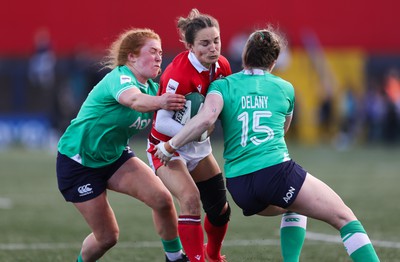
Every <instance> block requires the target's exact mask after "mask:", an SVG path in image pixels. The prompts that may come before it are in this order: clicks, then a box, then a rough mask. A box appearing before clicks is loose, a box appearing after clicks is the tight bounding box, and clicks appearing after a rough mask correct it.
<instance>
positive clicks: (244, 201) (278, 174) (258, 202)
mask: <svg viewBox="0 0 400 262" xmlns="http://www.w3.org/2000/svg"><path fill="white" fill-rule="evenodd" d="M306 175H307V171H305V170H304V169H303V168H302V167H301V166H300V165H298V164H296V162H294V161H293V160H289V161H286V162H283V163H280V164H277V165H274V166H270V167H267V168H263V169H260V170H258V171H255V172H253V173H250V174H246V175H242V176H238V177H234V178H227V179H226V187H227V189H228V190H229V192H230V194H231V195H232V198H233V200H234V201H235V203H236V204H237V205H238V206H239V207H240V208H241V209H242V211H243V214H244V215H245V216H251V215H255V214H257V213H259V212H261V211H263V210H264V209H265V208H267V207H268V206H269V205H275V206H279V207H282V208H287V207H288V206H290V205H291V204H292V203H293V201H294V200H295V199H296V197H297V195H298V193H299V191H300V188H301V186H302V185H303V183H304V180H305V178H306Z"/></svg>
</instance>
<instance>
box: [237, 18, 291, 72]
mask: <svg viewBox="0 0 400 262" xmlns="http://www.w3.org/2000/svg"><path fill="white" fill-rule="evenodd" d="M286 45H287V40H286V38H285V37H284V36H283V35H282V34H281V33H280V32H279V31H278V30H276V29H275V28H273V26H271V25H269V26H268V27H267V28H266V29H260V30H256V31H254V32H253V33H252V34H251V35H250V36H249V38H248V39H247V42H246V45H245V47H244V49H243V53H242V63H243V67H244V68H262V69H268V68H270V66H271V65H272V64H273V63H274V62H275V61H276V60H277V59H278V56H279V54H280V52H281V50H282V49H283V48H285V47H286Z"/></svg>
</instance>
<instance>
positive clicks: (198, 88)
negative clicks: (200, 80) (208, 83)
mask: <svg viewBox="0 0 400 262" xmlns="http://www.w3.org/2000/svg"><path fill="white" fill-rule="evenodd" d="M197 90H198V91H199V93H200V94H201V85H198V86H197Z"/></svg>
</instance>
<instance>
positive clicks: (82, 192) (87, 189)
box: [78, 184, 93, 197]
mask: <svg viewBox="0 0 400 262" xmlns="http://www.w3.org/2000/svg"><path fill="white" fill-rule="evenodd" d="M91 186H92V185H91V184H86V185H83V186H80V187H78V192H79V196H80V197H81V196H86V195H89V194H92V193H93V189H92V188H91Z"/></svg>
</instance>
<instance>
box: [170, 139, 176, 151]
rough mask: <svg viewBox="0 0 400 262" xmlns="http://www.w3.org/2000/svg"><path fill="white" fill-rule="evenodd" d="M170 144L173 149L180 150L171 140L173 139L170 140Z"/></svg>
mask: <svg viewBox="0 0 400 262" xmlns="http://www.w3.org/2000/svg"><path fill="white" fill-rule="evenodd" d="M168 144H169V146H170V147H171V148H172V149H174V150H178V147H177V146H175V145H174V144H172V141H171V140H169V141H168Z"/></svg>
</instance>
